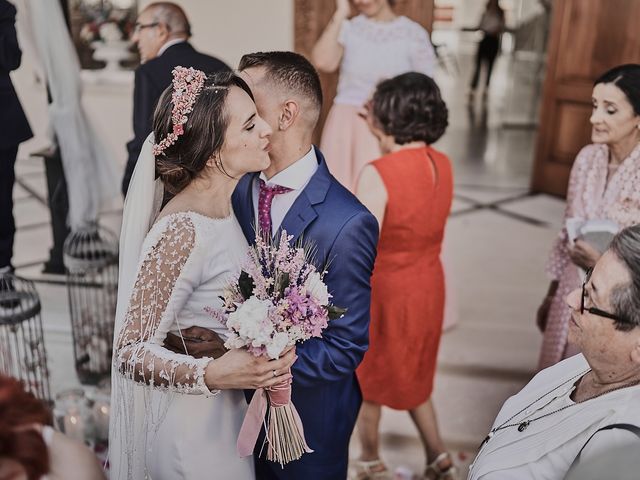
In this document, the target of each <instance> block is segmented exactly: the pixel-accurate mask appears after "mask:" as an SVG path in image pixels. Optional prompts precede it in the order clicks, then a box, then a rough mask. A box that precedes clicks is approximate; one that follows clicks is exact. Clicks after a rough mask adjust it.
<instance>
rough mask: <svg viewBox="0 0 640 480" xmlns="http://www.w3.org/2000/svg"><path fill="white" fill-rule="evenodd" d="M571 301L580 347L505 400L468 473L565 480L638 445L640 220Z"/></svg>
mask: <svg viewBox="0 0 640 480" xmlns="http://www.w3.org/2000/svg"><path fill="white" fill-rule="evenodd" d="M566 303H567V305H568V306H569V309H570V310H571V319H570V325H569V338H570V340H571V341H572V342H574V343H575V344H576V345H577V346H578V347H579V348H580V349H581V351H582V353H580V354H578V355H575V356H573V357H570V358H568V359H566V360H563V361H561V362H560V363H558V364H556V365H554V366H552V367H549V368H547V369H545V370H543V371H541V372H540V373H538V374H537V375H536V376H535V377H534V378H533V380H531V382H529V383H528V384H527V385H526V386H525V387H524V388H523V389H522V390H521V391H520V392H519V393H518V394H516V395H514V396H513V397H511V398H510V399H508V400H507V401H506V402H505V404H504V405H503V407H502V409H501V410H500V413H499V414H498V416H497V418H496V420H495V422H494V424H493V426H492V428H491V430H490V431H489V433H488V435H487V437H486V438H485V439H484V441H483V442H482V445H481V447H480V451H479V453H478V456H477V457H476V459H475V461H474V463H473V464H472V466H471V469H470V472H469V479H473V480H476V479H478V480H479V479H486V480H489V479H512V478H513V479H516V478H517V479H519V480H526V479H539V478H546V479H555V478H557V479H562V478H565V476H566V475H567V474H568V473H569V472H570V471H572V470H574V469H575V468H578V467H579V466H580V464H581V463H582V462H588V461H589V459H592V458H594V457H595V456H598V458H602V456H605V457H606V456H607V455H608V454H610V452H615V451H617V450H618V449H624V448H628V447H635V448H636V449H640V409H639V408H638V405H640V328H639V327H640V225H636V226H632V227H628V228H626V229H624V230H622V231H621V232H620V233H619V234H618V235H617V236H616V237H615V238H614V240H613V242H612V243H611V246H610V247H609V249H608V250H607V251H606V252H605V253H604V254H603V255H602V257H600V259H599V260H598V261H597V263H596V265H595V267H594V268H593V270H592V271H590V272H589V275H588V276H587V277H586V280H585V282H584V284H583V286H582V288H578V289H576V290H574V291H573V292H571V293H570V294H569V295H568V296H567V298H566ZM636 451H638V450H636ZM615 473H616V472H615V471H612V472H611V475H609V476H608V477H607V478H618V477H617V476H616V475H615ZM603 478H604V477H603Z"/></svg>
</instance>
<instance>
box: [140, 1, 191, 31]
mask: <svg viewBox="0 0 640 480" xmlns="http://www.w3.org/2000/svg"><path fill="white" fill-rule="evenodd" d="M148 9H151V11H152V12H153V16H154V20H155V21H156V22H161V23H164V24H165V25H166V26H167V29H168V30H169V33H170V34H172V35H177V34H184V35H186V36H187V38H188V37H190V36H191V24H190V23H189V20H188V19H187V15H186V14H185V13H184V10H183V9H182V7H180V6H179V5H176V4H175V3H172V2H154V3H150V4H149V5H148V6H147V8H146V9H145V10H148Z"/></svg>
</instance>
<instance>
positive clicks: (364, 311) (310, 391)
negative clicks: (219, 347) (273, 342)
mask: <svg viewBox="0 0 640 480" xmlns="http://www.w3.org/2000/svg"><path fill="white" fill-rule="evenodd" d="M239 71H240V76H242V77H243V78H244V79H245V81H246V82H247V83H248V84H249V86H250V87H251V90H252V92H253V94H254V96H255V102H256V106H257V108H258V112H259V113H260V115H261V116H262V118H263V119H264V120H265V121H266V122H267V123H268V124H269V125H270V126H271V128H272V129H273V134H272V136H271V148H272V149H271V152H270V157H271V165H270V166H269V168H267V169H266V170H265V171H263V172H262V173H260V174H252V175H246V176H245V177H244V178H242V179H241V180H240V182H239V184H238V186H237V188H236V190H235V192H234V194H233V210H234V212H235V214H236V217H237V219H238V221H239V222H240V225H241V226H242V229H243V231H244V234H245V236H246V237H247V239H248V241H249V242H250V243H253V242H254V240H255V227H254V225H256V223H258V224H259V228H262V229H267V230H269V229H270V231H271V234H272V235H275V234H276V233H277V232H278V231H279V230H281V229H284V230H286V231H287V234H288V235H293V241H295V240H296V239H298V238H300V237H302V238H303V240H305V241H311V242H313V244H314V245H315V246H316V248H317V255H316V260H317V264H318V265H320V266H321V265H325V264H326V265H329V267H328V273H327V275H326V276H325V282H326V283H327V286H328V287H329V291H330V292H331V294H332V295H333V298H332V302H333V303H334V304H335V305H337V306H340V307H344V308H347V309H348V311H347V313H346V314H345V316H344V317H342V318H340V319H338V320H333V321H330V322H329V326H328V328H327V329H326V330H325V331H324V333H323V335H322V338H312V339H310V340H307V341H306V342H304V343H302V344H300V345H298V347H297V354H298V360H297V362H296V363H295V364H294V365H293V385H292V399H293V403H294V404H295V406H296V408H297V409H298V412H299V413H300V416H301V418H302V422H303V424H304V432H305V437H306V439H307V443H308V445H309V447H311V449H313V450H314V453H311V454H305V455H303V457H302V458H301V459H300V460H298V461H295V462H291V463H289V464H288V465H286V466H285V467H284V469H283V468H281V467H280V465H279V464H277V463H273V462H269V461H267V460H265V459H264V458H258V457H257V459H256V476H257V478H258V479H261V480H262V479H287V480H289V479H291V480H293V479H296V480H301V479H302V480H344V479H345V478H346V477H347V464H348V457H349V455H348V453H349V452H348V450H349V438H350V437H351V432H352V431H353V427H354V424H355V421H356V417H357V415H358V410H359V409H360V404H361V402H362V396H361V394H360V387H359V385H358V381H357V379H356V376H355V370H356V367H357V366H358V365H359V364H360V362H361V360H362V357H363V355H364V353H365V351H366V350H367V347H368V343H369V336H368V332H369V304H370V299H371V295H370V294H371V286H370V278H371V272H372V270H373V264H374V260H375V256H376V245H377V241H378V224H377V222H376V220H375V218H374V217H373V215H372V214H371V213H370V212H369V211H368V210H367V209H366V208H365V207H364V206H363V205H362V204H361V203H360V202H358V200H357V199H356V198H355V197H354V196H353V195H352V194H351V193H350V192H349V191H348V190H347V189H346V188H344V187H343V186H342V185H341V184H340V183H338V181H337V180H336V179H335V178H334V177H333V176H332V175H331V173H329V170H328V169H327V164H326V162H325V160H324V157H323V156H322V153H321V152H320V151H319V150H318V149H317V148H315V147H314V146H313V145H312V143H311V142H312V137H313V131H314V129H315V126H316V123H317V121H318V117H319V116H320V109H321V107H322V90H321V86H320V79H319V77H318V74H317V72H316V71H315V69H314V68H313V66H312V65H311V64H310V63H309V61H307V60H306V59H305V58H304V57H303V56H302V55H299V54H297V53H293V52H267V53H252V54H248V55H245V56H243V57H242V59H241V60H240V65H239ZM258 207H260V215H259V222H256V221H255V219H256V217H258ZM265 212H266V214H265ZM258 452H259V445H258V447H257V448H256V453H258Z"/></svg>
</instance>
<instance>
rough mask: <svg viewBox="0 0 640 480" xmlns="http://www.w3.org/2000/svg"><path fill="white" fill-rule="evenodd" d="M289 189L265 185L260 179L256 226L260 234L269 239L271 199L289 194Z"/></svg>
mask: <svg viewBox="0 0 640 480" xmlns="http://www.w3.org/2000/svg"><path fill="white" fill-rule="evenodd" d="M290 191H291V189H290V188H287V187H283V186H282V185H267V184H266V183H265V182H264V180H262V179H260V195H259V196H258V224H259V226H260V232H261V233H262V234H263V235H265V237H267V238H271V203H272V202H273V197H275V196H276V195H280V194H283V193H287V192H290Z"/></svg>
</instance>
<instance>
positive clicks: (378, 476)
mask: <svg viewBox="0 0 640 480" xmlns="http://www.w3.org/2000/svg"><path fill="white" fill-rule="evenodd" d="M353 467H354V472H353V475H352V476H351V480H391V474H390V472H389V470H388V469H387V466H386V465H385V464H384V462H383V461H382V460H380V459H377V460H371V461H365V460H356V461H355V462H354V463H353Z"/></svg>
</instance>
